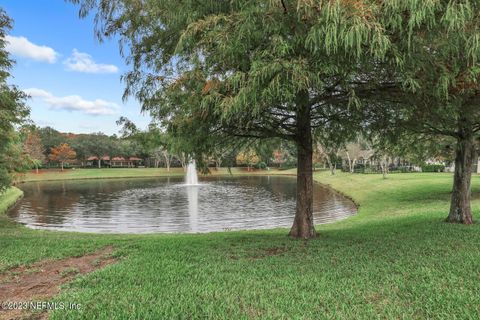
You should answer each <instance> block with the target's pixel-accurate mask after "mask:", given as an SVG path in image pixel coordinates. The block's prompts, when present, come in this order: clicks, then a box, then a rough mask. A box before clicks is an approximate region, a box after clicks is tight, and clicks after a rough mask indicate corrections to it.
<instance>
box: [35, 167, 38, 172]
mask: <svg viewBox="0 0 480 320" xmlns="http://www.w3.org/2000/svg"><path fill="white" fill-rule="evenodd" d="M35 171H36V172H37V174H38V165H35Z"/></svg>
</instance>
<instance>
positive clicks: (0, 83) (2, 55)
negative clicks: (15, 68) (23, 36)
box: [0, 8, 29, 192]
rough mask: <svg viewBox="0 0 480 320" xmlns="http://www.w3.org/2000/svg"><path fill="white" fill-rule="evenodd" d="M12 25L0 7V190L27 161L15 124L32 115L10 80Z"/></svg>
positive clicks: (23, 98) (23, 97) (8, 183)
mask: <svg viewBox="0 0 480 320" xmlns="http://www.w3.org/2000/svg"><path fill="white" fill-rule="evenodd" d="M11 24H12V21H11V19H10V18H9V17H8V16H7V15H6V13H5V11H3V9H1V8H0V192H2V191H3V190H5V189H6V188H7V187H9V186H10V183H11V181H12V174H13V173H14V171H15V170H16V169H19V166H18V165H20V166H23V164H24V163H23V162H24V161H23V157H22V152H21V148H20V146H19V143H20V141H19V139H18V135H17V134H16V133H15V126H16V125H19V124H21V123H22V122H24V120H25V119H26V117H27V116H28V114H29V109H28V107H27V106H26V105H25V98H26V96H25V94H24V93H23V92H22V91H20V90H19V89H18V88H17V87H15V86H12V85H9V84H8V83H7V80H8V78H9V77H10V73H9V71H10V68H11V66H12V63H13V62H12V60H10V58H9V56H8V52H7V51H6V50H5V36H6V34H7V32H8V31H9V30H10V29H11Z"/></svg>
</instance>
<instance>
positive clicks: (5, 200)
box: [0, 187, 23, 215]
mask: <svg viewBox="0 0 480 320" xmlns="http://www.w3.org/2000/svg"><path fill="white" fill-rule="evenodd" d="M22 195H23V191H22V190H20V189H18V188H15V187H12V188H10V189H7V190H6V191H5V192H3V193H0V215H1V214H3V213H5V212H6V211H7V210H8V209H9V208H10V207H11V206H13V205H14V204H15V203H16V202H17V200H18V199H19V198H20V197H21V196H22Z"/></svg>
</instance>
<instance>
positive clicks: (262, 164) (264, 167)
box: [254, 162, 267, 170]
mask: <svg viewBox="0 0 480 320" xmlns="http://www.w3.org/2000/svg"><path fill="white" fill-rule="evenodd" d="M254 167H255V169H263V170H265V169H267V164H266V163H265V162H259V163H257V164H256V165H255V166H254Z"/></svg>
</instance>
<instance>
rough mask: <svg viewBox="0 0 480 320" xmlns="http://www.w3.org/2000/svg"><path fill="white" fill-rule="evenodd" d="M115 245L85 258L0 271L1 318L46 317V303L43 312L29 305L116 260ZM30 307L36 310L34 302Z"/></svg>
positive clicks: (52, 294) (45, 262)
mask: <svg viewBox="0 0 480 320" xmlns="http://www.w3.org/2000/svg"><path fill="white" fill-rule="evenodd" d="M113 251H114V249H113V247H106V248H104V249H102V250H100V251H96V252H94V253H92V254H88V255H84V256H81V257H74V258H67V259H63V260H44V261H40V262H37V263H35V264H33V265H30V266H28V267H25V266H20V267H17V268H14V269H10V270H8V271H6V272H4V273H1V274H0V303H1V304H0V319H1V320H4V319H46V318H48V314H47V312H46V310H45V309H46V308H45V306H43V307H40V309H43V312H39V311H36V312H33V313H32V312H31V310H22V309H21V307H22V308H23V309H25V304H21V305H20V306H19V305H18V303H30V302H33V303H36V302H39V301H40V302H50V301H49V298H51V297H53V296H55V295H56V294H57V293H58V292H59V291H60V286H61V285H62V284H64V283H66V282H68V281H71V280H72V279H73V278H75V277H76V276H78V275H83V274H87V273H90V272H92V271H95V270H97V269H101V268H103V267H104V266H106V265H109V264H112V263H114V262H116V259H115V258H113V257H112V256H111V254H112V252H113ZM28 309H34V308H33V307H32V305H31V304H30V305H29V307H28Z"/></svg>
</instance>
